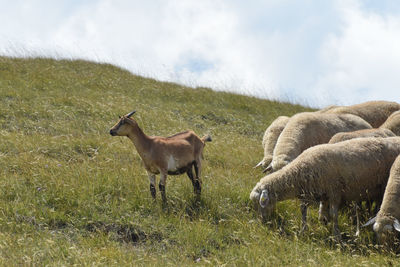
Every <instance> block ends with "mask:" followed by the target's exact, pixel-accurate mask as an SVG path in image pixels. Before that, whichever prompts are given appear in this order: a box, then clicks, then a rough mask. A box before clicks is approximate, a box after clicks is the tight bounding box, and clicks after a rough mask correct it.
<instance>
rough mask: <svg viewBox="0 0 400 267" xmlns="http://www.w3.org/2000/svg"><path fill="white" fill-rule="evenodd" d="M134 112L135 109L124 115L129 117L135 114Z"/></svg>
mask: <svg viewBox="0 0 400 267" xmlns="http://www.w3.org/2000/svg"><path fill="white" fill-rule="evenodd" d="M135 112H136V110H134V111H132V112H129V113H128V114H127V115H126V117H127V118H130V117H131V116H132V115H133V114H135Z"/></svg>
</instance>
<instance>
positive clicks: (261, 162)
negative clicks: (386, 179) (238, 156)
mask: <svg viewBox="0 0 400 267" xmlns="http://www.w3.org/2000/svg"><path fill="white" fill-rule="evenodd" d="M263 163H264V160H261V161H260V162H259V163H258V164H257V165H256V166H254V167H253V169H255V168H258V167H260V166H261V165H263Z"/></svg>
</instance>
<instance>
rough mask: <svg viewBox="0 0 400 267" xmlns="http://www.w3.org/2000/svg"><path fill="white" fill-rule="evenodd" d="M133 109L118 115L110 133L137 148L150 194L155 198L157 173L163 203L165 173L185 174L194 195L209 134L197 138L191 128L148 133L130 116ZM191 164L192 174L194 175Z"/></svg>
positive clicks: (199, 187) (198, 182) (199, 188)
mask: <svg viewBox="0 0 400 267" xmlns="http://www.w3.org/2000/svg"><path fill="white" fill-rule="evenodd" d="M134 113H135V111H132V112H130V113H128V114H127V115H125V116H122V117H120V119H119V121H118V122H117V123H116V124H115V125H114V126H113V127H112V128H111V130H110V134H111V135H112V136H126V137H128V138H129V139H130V140H131V141H132V142H133V144H134V146H135V147H136V150H137V151H138V153H139V156H140V157H141V159H142V161H143V163H144V167H145V169H146V171H147V174H148V176H149V180H150V193H151V196H152V197H153V198H156V188H155V183H156V177H155V176H156V174H160V183H159V189H160V191H161V196H162V199H163V202H166V195H165V184H166V180H167V175H168V174H169V175H178V174H182V173H186V174H187V175H188V177H189V178H190V180H191V181H192V184H193V189H194V191H195V193H196V194H197V195H200V192H201V180H200V174H201V161H202V158H203V149H204V146H205V142H210V141H211V137H210V136H209V135H207V136H204V137H202V138H200V137H198V136H197V135H196V134H195V133H194V132H193V131H191V130H189V131H185V132H181V133H177V134H175V135H172V136H170V137H160V136H148V135H146V134H145V133H144V132H143V131H142V129H140V127H139V125H138V124H137V122H136V121H135V120H134V119H133V118H131V116H132V115H133V114H134ZM193 167H194V170H195V174H196V175H195V176H193V171H192V170H193Z"/></svg>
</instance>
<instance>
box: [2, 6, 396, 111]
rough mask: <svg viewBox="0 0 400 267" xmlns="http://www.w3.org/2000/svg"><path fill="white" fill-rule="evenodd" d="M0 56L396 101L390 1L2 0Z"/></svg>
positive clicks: (277, 93) (233, 88)
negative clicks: (96, 64)
mask: <svg viewBox="0 0 400 267" xmlns="http://www.w3.org/2000/svg"><path fill="white" fill-rule="evenodd" d="M0 6H1V8H0V55H3V56H17V57H35V56H41V57H52V58H56V59H87V60H91V61H95V62H106V63H111V64H114V65H117V66H120V67H122V68H125V69H127V70H129V71H131V72H132V73H134V74H139V75H142V76H145V77H151V78H156V79H158V80H161V81H171V82H177V83H180V84H184V85H188V86H192V87H199V86H203V87H209V88H212V89H214V90H218V91H229V92H234V93H239V94H244V95H251V96H256V97H260V98H265V99H271V100H280V101H289V102H292V103H299V104H303V105H307V106H311V107H317V108H318V107H325V106H328V105H351V104H356V103H361V102H364V101H369V100H388V101H396V102H400V3H399V2H398V1H397V0H380V1H376V0H330V1H328V0H323V1H321V0H264V1H261V0H250V1H240V0H202V1H198V0H149V1H143V0H57V1H51V0H13V1H11V0H8V1H7V0H0Z"/></svg>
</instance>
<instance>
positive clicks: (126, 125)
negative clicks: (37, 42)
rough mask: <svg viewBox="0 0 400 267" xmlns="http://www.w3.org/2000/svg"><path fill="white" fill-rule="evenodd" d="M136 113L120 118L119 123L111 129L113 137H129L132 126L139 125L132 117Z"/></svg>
mask: <svg viewBox="0 0 400 267" xmlns="http://www.w3.org/2000/svg"><path fill="white" fill-rule="evenodd" d="M135 112H136V111H132V112H130V113H128V114H126V115H124V116H122V117H121V116H119V121H118V122H117V123H116V124H115V125H114V126H113V127H112V128H111V129H110V134H111V135H112V136H127V135H128V134H129V131H130V129H131V127H132V125H134V124H137V123H136V121H135V120H134V119H133V118H131V116H132V115H133V114H134V113H135Z"/></svg>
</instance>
